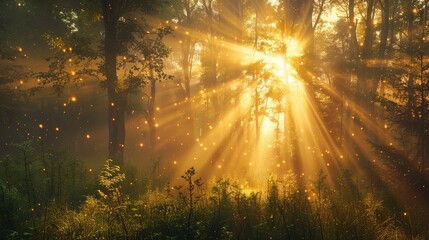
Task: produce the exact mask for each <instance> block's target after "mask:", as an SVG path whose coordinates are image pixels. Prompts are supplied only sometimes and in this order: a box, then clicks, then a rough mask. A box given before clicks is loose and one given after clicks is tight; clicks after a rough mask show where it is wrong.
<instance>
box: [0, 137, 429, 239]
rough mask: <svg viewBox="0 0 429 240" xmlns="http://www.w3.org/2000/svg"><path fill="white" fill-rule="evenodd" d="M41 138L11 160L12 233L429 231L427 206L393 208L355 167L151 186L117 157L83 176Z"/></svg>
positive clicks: (123, 235)
mask: <svg viewBox="0 0 429 240" xmlns="http://www.w3.org/2000/svg"><path fill="white" fill-rule="evenodd" d="M31 145H32V144H31V143H30V142H25V143H23V144H20V145H17V146H16V147H17V149H18V152H17V155H16V156H7V157H5V158H3V159H2V160H1V165H2V168H1V169H2V171H4V172H2V174H1V175H0V176H1V179H0V201H1V202H0V213H1V214H0V216H1V218H0V221H1V222H0V223H1V224H0V225H1V226H2V227H1V236H2V237H4V238H5V239H23V238H24V239H424V237H425V236H427V235H428V234H429V228H428V226H427V225H424V222H426V220H427V217H426V218H421V216H424V215H422V214H424V212H421V211H418V209H415V210H412V209H409V210H407V211H404V210H402V209H399V208H395V207H392V206H388V205H389V204H390V203H389V202H391V199H388V198H387V197H386V195H385V194H383V193H382V192H377V191H373V190H371V189H369V188H367V187H366V186H365V184H362V183H360V182H359V181H357V180H355V179H353V177H352V174H351V173H350V172H349V171H347V170H344V171H343V173H342V174H341V175H340V176H339V177H338V179H336V181H337V183H338V186H336V187H335V189H332V188H330V187H329V186H328V184H327V176H326V175H325V174H324V173H323V172H320V173H319V174H318V175H317V176H316V177H315V179H304V178H303V177H300V176H297V175H295V174H294V173H293V172H288V173H287V174H286V175H284V176H271V177H270V178H269V179H267V181H266V183H265V184H263V186H261V187H260V188H257V189H256V188H255V189H251V188H249V187H248V184H246V183H242V182H239V181H238V180H234V179H224V178H219V179H214V180H212V181H207V182H204V181H203V180H202V179H201V178H200V177H199V176H198V173H197V171H196V170H195V169H194V168H193V167H192V168H190V169H188V170H187V171H186V172H185V173H184V175H183V176H182V177H181V179H180V180H179V181H178V182H177V186H174V187H171V186H170V185H167V186H166V187H165V189H163V190H159V189H152V190H151V189H149V190H147V188H146V187H147V186H146V187H143V186H142V184H140V185H138V184H135V187H130V182H127V178H126V175H125V173H123V171H122V170H121V169H120V167H119V166H117V165H114V164H113V162H112V160H107V161H106V162H105V164H104V166H103V168H102V170H101V171H100V173H99V174H98V178H97V177H96V176H95V175H93V174H92V171H91V172H89V171H86V172H87V173H88V174H82V172H85V171H83V169H84V168H83V165H82V164H80V163H79V164H78V162H77V161H76V160H75V159H73V158H71V157H70V156H68V155H67V153H65V152H64V151H63V152H60V151H56V152H55V151H52V152H49V153H48V154H45V157H43V158H42V157H40V156H37V154H36V153H35V152H34V150H33V149H32V147H31ZM60 169H61V172H60ZM76 170H78V171H76ZM76 173H80V175H79V174H76ZM65 176H67V177H65ZM72 176H74V177H72ZM147 185H149V184H147ZM131 186H132V185H131ZM132 188H134V189H132ZM21 193H26V194H25V195H23V194H21ZM77 195H79V196H80V198H79V199H77V198H76V196H77Z"/></svg>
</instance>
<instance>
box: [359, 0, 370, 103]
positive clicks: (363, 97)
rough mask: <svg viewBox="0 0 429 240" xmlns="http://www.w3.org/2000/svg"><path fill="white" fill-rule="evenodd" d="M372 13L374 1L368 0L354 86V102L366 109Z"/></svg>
mask: <svg viewBox="0 0 429 240" xmlns="http://www.w3.org/2000/svg"><path fill="white" fill-rule="evenodd" d="M373 11H374V0H368V3H367V9H366V19H365V35H364V43H363V49H362V60H361V63H360V64H359V65H360V66H359V68H358V69H359V70H358V76H357V86H356V88H357V89H356V98H357V99H356V101H357V103H358V104H359V105H360V106H361V107H367V106H368V104H369V96H368V85H369V84H368V82H369V79H371V78H372V74H371V70H370V68H368V66H367V64H368V62H367V61H368V60H369V59H370V58H371V57H372V43H373Z"/></svg>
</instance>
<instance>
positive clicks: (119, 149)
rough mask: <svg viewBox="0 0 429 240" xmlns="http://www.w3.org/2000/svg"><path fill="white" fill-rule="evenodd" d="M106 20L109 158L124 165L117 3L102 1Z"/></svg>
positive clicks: (123, 118) (123, 108) (124, 99)
mask: <svg viewBox="0 0 429 240" xmlns="http://www.w3.org/2000/svg"><path fill="white" fill-rule="evenodd" d="M101 4H102V12H103V20H104V72H105V75H106V86H107V99H108V106H107V116H108V117H107V123H108V127H109V139H108V146H109V147H108V149H109V158H111V159H112V160H113V161H114V162H115V164H119V165H123V161H124V146H125V145H124V144H125V107H126V104H127V99H126V94H125V93H121V92H119V91H118V76H117V72H116V64H117V62H116V57H117V55H118V47H119V46H118V45H119V43H118V39H117V30H118V29H117V27H118V14H117V11H118V9H117V6H116V1H112V0H101Z"/></svg>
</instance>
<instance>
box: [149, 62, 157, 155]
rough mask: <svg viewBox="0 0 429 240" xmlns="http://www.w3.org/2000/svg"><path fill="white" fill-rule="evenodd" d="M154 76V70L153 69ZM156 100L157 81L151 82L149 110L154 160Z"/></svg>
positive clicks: (151, 149)
mask: <svg viewBox="0 0 429 240" xmlns="http://www.w3.org/2000/svg"><path fill="white" fill-rule="evenodd" d="M151 74H152V75H153V70H152V69H151ZM155 100H156V81H155V80H151V81H150V100H149V110H148V118H147V119H148V124H149V139H150V151H151V158H153V157H154V156H153V155H154V153H155V150H156V125H155V124H156V123H155Z"/></svg>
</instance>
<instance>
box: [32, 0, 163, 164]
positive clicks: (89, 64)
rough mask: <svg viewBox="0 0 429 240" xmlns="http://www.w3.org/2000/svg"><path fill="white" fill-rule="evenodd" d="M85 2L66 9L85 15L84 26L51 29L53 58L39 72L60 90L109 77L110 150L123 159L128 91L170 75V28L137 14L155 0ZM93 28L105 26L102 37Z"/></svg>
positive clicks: (119, 160)
mask: <svg viewBox="0 0 429 240" xmlns="http://www.w3.org/2000/svg"><path fill="white" fill-rule="evenodd" d="M82 5H83V6H84V7H83V8H81V9H80V11H79V12H74V10H70V9H66V10H68V11H73V12H74V14H76V15H77V17H75V18H77V19H80V18H82V19H84V21H83V23H82V24H81V25H79V26H78V29H79V30H77V31H71V32H70V33H68V34H67V35H65V36H61V37H58V36H50V35H47V39H48V41H49V43H50V45H51V47H53V48H54V49H55V50H56V52H55V55H54V57H53V58H50V59H49V60H50V70H49V71H48V72H46V73H42V74H40V77H41V78H42V79H44V81H43V82H42V83H43V84H50V83H52V84H53V86H54V88H56V90H58V91H59V92H61V90H62V88H63V87H64V86H65V85H66V84H69V83H70V82H77V83H79V82H82V80H83V79H84V78H104V79H105V80H103V82H102V83H103V84H102V85H103V86H104V87H105V89H106V91H107V101H108V102H107V125H108V131H109V139H108V156H109V157H110V158H112V159H113V160H114V161H115V163H117V164H119V165H122V164H123V154H124V147H125V114H126V111H127V107H128V95H129V94H130V93H132V92H136V90H138V89H139V88H143V87H144V86H145V85H146V83H147V82H150V83H152V82H154V81H157V80H161V79H166V78H169V76H168V75H166V74H164V72H163V61H164V58H165V57H166V56H168V53H169V52H168V50H167V49H166V46H165V45H163V44H160V41H161V40H162V37H164V36H165V35H166V34H168V33H169V32H170V30H166V28H165V27H162V26H160V27H158V28H155V29H150V27H149V26H148V25H147V24H144V19H143V18H137V17H136V16H137V14H141V13H143V14H146V13H147V12H150V11H153V10H155V9H156V8H155V3H154V2H152V1H123V0H102V1H100V2H99V4H97V3H95V2H89V3H87V2H84V3H82ZM66 10H65V11H66ZM75 18H72V19H69V20H70V21H73V19H75ZM100 19H102V22H100ZM76 24H77V23H76ZM91 28H96V29H97V28H98V29H99V30H101V31H102V32H103V35H102V38H101V39H100V36H97V35H96V34H93V33H92V31H90V30H91ZM81 33H82V34H81ZM83 33H84V34H83ZM95 39H98V40H100V42H101V45H96V44H94V43H93V42H94V40H95ZM148 39H151V40H148ZM155 43H156V44H155ZM142 44H143V45H144V44H149V45H148V46H146V47H149V46H155V47H154V48H153V49H154V50H153V52H147V50H146V52H144V51H143V52H141V48H142ZM154 44H155V45H154ZM136 46H138V47H139V48H140V49H137V48H136ZM100 49H102V50H101V51H99V50H100ZM145 54H146V55H145ZM141 55H143V57H142V56H141ZM144 57H146V58H144ZM119 59H121V60H119ZM140 64H141V65H140ZM70 67H73V68H75V69H70ZM99 72H101V73H102V75H103V76H104V77H101V76H100V74H99ZM120 72H121V73H122V72H123V73H124V74H121V76H122V77H119V73H120ZM152 97H154V96H152Z"/></svg>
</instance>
